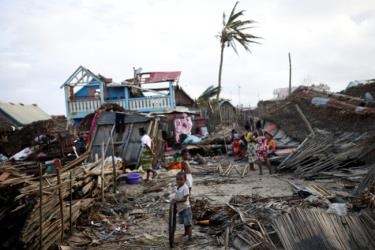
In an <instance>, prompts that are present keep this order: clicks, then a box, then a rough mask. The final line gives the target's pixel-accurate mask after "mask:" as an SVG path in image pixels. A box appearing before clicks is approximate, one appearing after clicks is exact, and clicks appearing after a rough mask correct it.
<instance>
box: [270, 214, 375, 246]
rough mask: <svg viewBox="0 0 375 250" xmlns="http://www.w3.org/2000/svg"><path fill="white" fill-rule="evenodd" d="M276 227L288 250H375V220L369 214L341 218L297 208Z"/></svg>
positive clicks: (276, 220) (282, 218) (279, 218)
mask: <svg viewBox="0 0 375 250" xmlns="http://www.w3.org/2000/svg"><path fill="white" fill-rule="evenodd" d="M273 226H274V228H275V230H276V232H277V235H278V236H279V238H280V240H281V242H282V244H283V246H284V248H285V249H290V250H310V249H311V250H313V249H327V250H328V249H348V250H349V249H375V238H374V235H375V229H374V228H375V220H374V218H373V217H371V215H370V214H368V213H367V212H363V213H362V214H361V215H347V216H338V215H335V214H327V213H325V212H322V211H319V210H317V209H300V208H295V209H293V210H292V211H291V212H290V213H286V214H283V215H281V216H279V217H278V218H277V219H275V220H274V223H273Z"/></svg>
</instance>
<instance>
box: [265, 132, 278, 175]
mask: <svg viewBox="0 0 375 250" xmlns="http://www.w3.org/2000/svg"><path fill="white" fill-rule="evenodd" d="M265 137H266V140H267V149H268V155H267V160H266V162H267V166H268V168H269V169H270V173H271V174H272V173H273V169H272V165H271V162H270V156H272V155H275V152H276V141H275V140H274V139H273V136H272V135H271V134H270V133H269V132H267V131H266V132H265Z"/></svg>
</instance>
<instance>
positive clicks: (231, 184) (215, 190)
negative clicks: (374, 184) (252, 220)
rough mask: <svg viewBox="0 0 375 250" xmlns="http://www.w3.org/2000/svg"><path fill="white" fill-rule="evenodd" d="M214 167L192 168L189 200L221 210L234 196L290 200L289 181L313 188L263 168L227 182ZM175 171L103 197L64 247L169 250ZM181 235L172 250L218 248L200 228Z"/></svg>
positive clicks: (214, 162)
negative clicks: (205, 202)
mask: <svg viewBox="0 0 375 250" xmlns="http://www.w3.org/2000/svg"><path fill="white" fill-rule="evenodd" d="M217 162H218V161H217V159H215V160H211V161H210V162H209V163H208V164H206V165H199V166H192V167H193V178H194V186H193V189H192V195H191V196H192V200H195V199H207V200H208V201H209V202H210V204H222V205H223V204H225V203H227V202H229V199H230V198H231V197H232V196H233V195H252V194H258V195H260V196H262V197H283V196H291V195H292V194H293V192H292V186H291V184H290V183H289V182H292V183H294V184H296V185H300V186H309V185H313V184H316V182H312V181H304V180H301V179H295V178H294V177H293V176H292V175H285V174H274V175H270V174H269V173H268V170H266V169H264V170H263V172H264V174H263V175H259V172H258V170H256V171H249V172H248V174H247V175H245V176H244V177H243V178H242V177H241V176H240V175H239V174H238V173H237V172H236V171H233V172H232V173H231V175H229V176H228V177H227V176H221V175H220V174H219V172H218V170H217V169H216V168H217ZM233 164H236V166H237V168H238V170H239V171H240V172H242V169H243V168H244V167H245V165H246V163H245V162H243V163H233ZM177 172H178V171H177V170H173V171H166V170H161V171H160V172H159V176H158V178H157V179H155V180H151V181H149V182H145V181H143V182H142V183H141V184H138V185H127V184H123V185H121V186H120V187H119V193H118V194H116V195H115V196H113V195H108V196H107V197H106V203H104V204H101V203H98V204H97V206H95V207H94V208H93V209H92V210H91V212H90V213H89V214H88V215H87V216H86V217H84V218H82V219H81V220H80V222H79V223H78V225H77V230H76V231H75V232H74V233H73V235H72V236H71V237H70V238H69V239H68V241H67V242H68V243H69V245H70V246H71V247H72V249H112V250H114V249H169V242H168V211H169V204H170V199H171V198H172V195H173V194H174V187H175V179H174V176H175V174H176V173H177ZM319 184H320V185H321V186H323V187H326V188H329V189H332V188H339V187H337V185H338V184H337V183H332V182H327V183H319ZM157 185H161V186H162V188H161V190H160V191H155V192H150V190H152V189H153V188H154V187H155V186H157ZM119 207H121V208H123V210H124V211H123V212H122V213H121V212H118V211H119V210H120V209H119ZM114 211H117V212H114ZM182 235H183V226H181V225H177V231H176V234H175V249H221V248H220V247H218V246H217V242H216V240H215V239H214V238H212V237H211V236H210V235H208V234H207V233H206V231H205V230H204V228H202V227H201V226H194V227H193V240H192V241H191V242H186V240H185V239H183V237H182Z"/></svg>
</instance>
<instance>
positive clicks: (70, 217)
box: [69, 170, 73, 233]
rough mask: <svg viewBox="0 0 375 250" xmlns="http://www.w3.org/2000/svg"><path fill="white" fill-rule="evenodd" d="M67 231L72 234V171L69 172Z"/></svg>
mask: <svg viewBox="0 0 375 250" xmlns="http://www.w3.org/2000/svg"><path fill="white" fill-rule="evenodd" d="M69 178H70V181H69V229H70V233H72V229H73V225H72V203H73V193H72V187H73V179H72V170H70V171H69Z"/></svg>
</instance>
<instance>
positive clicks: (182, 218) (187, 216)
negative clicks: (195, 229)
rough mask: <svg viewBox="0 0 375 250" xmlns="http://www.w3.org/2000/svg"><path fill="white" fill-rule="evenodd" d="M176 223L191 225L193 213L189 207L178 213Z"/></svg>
mask: <svg viewBox="0 0 375 250" xmlns="http://www.w3.org/2000/svg"><path fill="white" fill-rule="evenodd" d="M178 222H179V223H180V224H184V225H185V226H191V225H193V213H192V212H191V207H188V208H185V209H184V210H182V211H181V212H179V213H178Z"/></svg>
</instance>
